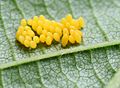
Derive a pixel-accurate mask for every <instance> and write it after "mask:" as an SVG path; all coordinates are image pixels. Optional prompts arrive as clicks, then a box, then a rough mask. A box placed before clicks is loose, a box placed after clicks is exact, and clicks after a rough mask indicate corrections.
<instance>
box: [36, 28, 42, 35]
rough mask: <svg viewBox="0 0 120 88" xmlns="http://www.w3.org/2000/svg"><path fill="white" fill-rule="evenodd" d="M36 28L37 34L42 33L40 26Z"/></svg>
mask: <svg viewBox="0 0 120 88" xmlns="http://www.w3.org/2000/svg"><path fill="white" fill-rule="evenodd" d="M36 30H37V34H39V35H40V34H41V33H42V27H41V26H38V27H37V29H36Z"/></svg>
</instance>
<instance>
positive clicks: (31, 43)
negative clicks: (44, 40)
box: [30, 41, 37, 49]
mask: <svg viewBox="0 0 120 88" xmlns="http://www.w3.org/2000/svg"><path fill="white" fill-rule="evenodd" d="M36 47H37V44H36V42H35V41H30V48H33V49H34V48H36Z"/></svg>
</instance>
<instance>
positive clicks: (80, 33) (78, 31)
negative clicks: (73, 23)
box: [75, 30, 83, 36]
mask: <svg viewBox="0 0 120 88" xmlns="http://www.w3.org/2000/svg"><path fill="white" fill-rule="evenodd" d="M75 31H76V32H77V33H79V35H81V36H83V33H82V32H81V31H80V30H75Z"/></svg>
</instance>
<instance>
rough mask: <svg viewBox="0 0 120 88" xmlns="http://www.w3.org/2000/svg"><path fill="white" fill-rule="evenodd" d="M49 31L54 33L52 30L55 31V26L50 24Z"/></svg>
mask: <svg viewBox="0 0 120 88" xmlns="http://www.w3.org/2000/svg"><path fill="white" fill-rule="evenodd" d="M49 31H50V32H51V33H54V32H55V27H54V26H52V25H51V26H50V29H49Z"/></svg>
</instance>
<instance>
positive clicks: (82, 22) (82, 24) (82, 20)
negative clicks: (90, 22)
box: [78, 17, 85, 28]
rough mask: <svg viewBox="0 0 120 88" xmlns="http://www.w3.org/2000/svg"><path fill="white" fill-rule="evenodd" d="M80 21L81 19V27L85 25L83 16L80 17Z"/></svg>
mask: <svg viewBox="0 0 120 88" xmlns="http://www.w3.org/2000/svg"><path fill="white" fill-rule="evenodd" d="M78 21H79V24H80V27H82V28H83V27H84V26H85V21H84V19H83V18H82V17H80V18H79V19H78Z"/></svg>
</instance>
